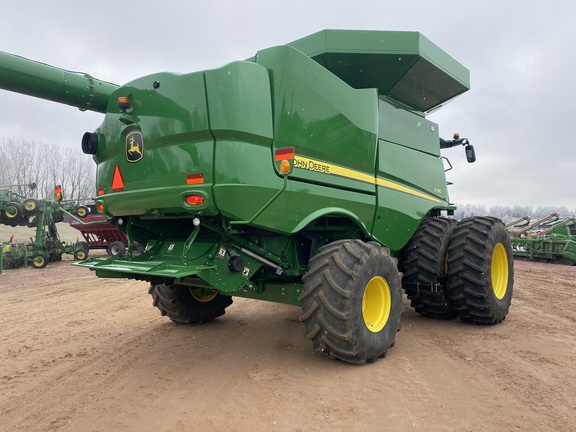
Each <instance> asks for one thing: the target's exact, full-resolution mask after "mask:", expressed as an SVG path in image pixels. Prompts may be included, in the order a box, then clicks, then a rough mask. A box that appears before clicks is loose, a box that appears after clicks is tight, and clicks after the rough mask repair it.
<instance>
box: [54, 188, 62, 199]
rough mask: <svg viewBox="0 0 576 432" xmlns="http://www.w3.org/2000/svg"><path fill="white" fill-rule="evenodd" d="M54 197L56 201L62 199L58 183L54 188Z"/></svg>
mask: <svg viewBox="0 0 576 432" xmlns="http://www.w3.org/2000/svg"><path fill="white" fill-rule="evenodd" d="M54 198H56V201H62V186H60V185H58V186H56V187H55V188H54Z"/></svg>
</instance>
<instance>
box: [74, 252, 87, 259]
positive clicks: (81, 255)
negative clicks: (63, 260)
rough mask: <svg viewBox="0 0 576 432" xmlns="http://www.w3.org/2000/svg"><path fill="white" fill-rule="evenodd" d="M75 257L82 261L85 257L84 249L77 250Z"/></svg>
mask: <svg viewBox="0 0 576 432" xmlns="http://www.w3.org/2000/svg"><path fill="white" fill-rule="evenodd" d="M76 257H77V258H78V259H79V260H80V261H82V260H84V259H86V252H84V251H78V252H77V253H76Z"/></svg>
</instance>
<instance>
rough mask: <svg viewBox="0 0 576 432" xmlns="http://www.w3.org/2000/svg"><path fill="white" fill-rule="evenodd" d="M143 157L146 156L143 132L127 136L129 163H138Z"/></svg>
mask: <svg viewBox="0 0 576 432" xmlns="http://www.w3.org/2000/svg"><path fill="white" fill-rule="evenodd" d="M142 156H144V140H143V139H142V132H140V131H134V132H130V133H129V134H128V135H126V159H127V160H128V162H138V161H139V160H140V159H142Z"/></svg>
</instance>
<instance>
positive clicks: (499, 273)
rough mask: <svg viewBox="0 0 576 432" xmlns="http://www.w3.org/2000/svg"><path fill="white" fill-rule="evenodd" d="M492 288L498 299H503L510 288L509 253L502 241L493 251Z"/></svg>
mask: <svg viewBox="0 0 576 432" xmlns="http://www.w3.org/2000/svg"><path fill="white" fill-rule="evenodd" d="M492 289H493V290H494V295H495V296H496V298H497V299H498V300H502V299H503V298H504V296H505V295H506V290H507V289H508V255H507V254H506V249H505V248H504V245H503V244H502V243H498V244H497V245H496V247H495V248H494V251H493V252H492Z"/></svg>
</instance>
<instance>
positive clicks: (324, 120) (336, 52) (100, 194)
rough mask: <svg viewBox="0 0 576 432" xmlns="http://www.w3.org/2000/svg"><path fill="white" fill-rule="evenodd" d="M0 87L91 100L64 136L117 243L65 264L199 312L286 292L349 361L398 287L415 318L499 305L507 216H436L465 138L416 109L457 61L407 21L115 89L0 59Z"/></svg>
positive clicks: (429, 101)
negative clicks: (121, 245)
mask: <svg viewBox="0 0 576 432" xmlns="http://www.w3.org/2000/svg"><path fill="white" fill-rule="evenodd" d="M0 88H3V89H6V90H10V91H15V92H19V93H23V94H27V95H31V96H35V97H40V98H44V99H49V100H53V101H56V102H60V103H64V104H68V105H72V106H75V107H78V108H79V109H81V110H91V111H96V112H101V113H104V114H105V117H104V121H103V122H102V124H101V125H100V127H98V128H97V129H96V130H95V131H94V132H86V133H85V134H84V136H83V137H82V150H83V151H84V153H86V154H89V155H92V157H93V159H94V161H95V162H96V164H97V179H96V183H97V185H96V189H97V190H96V193H97V200H96V208H97V210H98V212H99V214H101V215H104V216H105V217H106V218H108V219H109V220H110V221H111V222H112V223H114V224H115V225H116V226H117V227H118V228H119V229H120V230H121V231H122V232H124V233H125V234H126V235H127V238H128V250H127V253H126V256H125V257H121V258H120V257H115V258H89V259H87V260H85V261H83V262H81V263H78V265H80V266H83V267H86V268H88V269H90V270H93V271H94V272H95V274H96V275H97V276H98V277H104V278H127V279H137V280H142V281H146V282H148V283H149V284H150V290H149V292H150V294H151V295H152V297H153V303H154V305H155V306H156V307H157V308H158V309H159V310H160V311H161V313H162V314H163V315H166V316H167V317H168V318H170V319H171V320H172V321H175V322H179V323H202V322H205V321H211V320H213V319H215V318H217V317H219V316H221V315H223V314H224V312H225V309H226V308H227V307H228V306H230V305H231V304H232V297H249V298H253V299H260V300H268V301H272V302H281V303H289V304H293V305H297V306H301V307H302V316H301V320H302V321H303V323H304V327H305V334H306V337H307V338H309V339H310V340H311V341H312V343H313V347H314V350H316V351H323V352H325V353H326V354H327V355H328V356H330V357H333V358H337V359H340V360H343V361H346V362H350V363H365V362H372V361H375V360H376V359H378V358H379V357H384V355H385V354H386V352H387V350H388V348H389V347H391V346H393V345H394V343H395V337H396V332H397V331H398V330H399V328H400V315H401V313H402V288H403V289H404V290H405V292H406V293H407V295H408V297H409V298H410V300H411V304H412V306H413V307H414V308H415V309H416V311H417V312H418V313H420V314H422V315H424V316H426V317H433V318H445V319H450V318H453V317H457V316H459V317H460V318H461V319H462V320H464V321H466V322H470V323H479V324H496V323H499V322H501V321H502V320H504V318H505V317H506V315H507V313H508V309H509V306H510V302H511V298H512V289H513V273H514V272H513V257H512V249H511V246H510V239H509V236H508V233H507V231H506V228H505V227H504V225H503V224H502V222H501V221H499V220H497V219H494V218H490V217H475V218H469V219H465V220H462V221H460V222H457V221H455V220H453V219H451V218H448V217H447V216H449V215H452V214H453V210H454V207H453V206H452V205H451V204H450V201H449V198H448V191H447V182H446V176H445V167H444V161H445V160H446V158H445V157H444V156H442V154H441V152H440V149H441V148H449V147H454V146H460V145H462V146H464V148H465V151H466V156H467V159H468V160H469V161H470V162H473V161H474V160H475V155H474V149H473V147H472V146H471V145H470V143H469V142H468V140H467V139H465V138H460V137H459V136H455V137H454V139H451V140H444V139H441V138H440V135H439V128H438V125H437V124H435V123H433V122H431V121H430V120H428V119H427V118H426V114H427V113H429V112H431V111H432V110H435V109H437V108H439V107H441V106H442V105H443V104H444V103H446V102H447V101H449V100H451V99H453V98H454V97H456V96H458V95H460V94H462V93H464V92H465V91H467V90H468V89H469V72H468V70H467V69H465V68H464V67H463V66H462V65H460V64H459V63H458V62H456V61H455V60H454V59H453V58H451V57H450V56H449V55H448V54H446V53H445V52H444V51H442V50H441V49H440V48H438V47H437V46H436V45H434V44H433V43H432V42H430V41H429V40H428V39H426V38H425V37H424V36H422V35H421V34H420V33H417V32H389V31H347V30H324V31H320V32H318V33H315V34H312V35H310V36H307V37H304V38H302V39H299V40H297V41H294V42H291V43H288V44H286V45H282V46H276V47H272V48H268V49H264V50H261V51H258V52H257V53H256V55H255V56H254V57H252V58H250V59H248V60H244V61H235V62H232V63H230V64H227V65H225V66H223V67H221V68H218V69H213V70H206V71H199V72H193V73H185V74H176V73H167V72H161V73H155V74H152V75H149V76H144V77H142V78H138V79H135V80H134V81H131V82H129V83H126V84H125V85H122V86H118V85H115V84H111V83H108V82H103V81H100V80H97V79H95V78H93V77H91V76H90V75H86V74H79V73H73V72H68V71H64V70H61V69H57V68H54V67H52V66H48V65H45V64H40V63H36V62H33V61H30V60H27V59H24V58H21V57H17V56H14V55H10V54H6V53H3V54H0ZM136 242H137V243H138V244H140V245H143V246H144V245H145V252H143V253H142V254H135V253H134V251H135V246H134V245H135V244H136Z"/></svg>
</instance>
